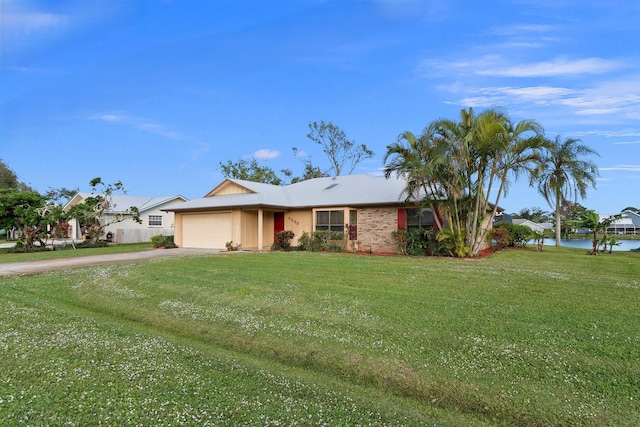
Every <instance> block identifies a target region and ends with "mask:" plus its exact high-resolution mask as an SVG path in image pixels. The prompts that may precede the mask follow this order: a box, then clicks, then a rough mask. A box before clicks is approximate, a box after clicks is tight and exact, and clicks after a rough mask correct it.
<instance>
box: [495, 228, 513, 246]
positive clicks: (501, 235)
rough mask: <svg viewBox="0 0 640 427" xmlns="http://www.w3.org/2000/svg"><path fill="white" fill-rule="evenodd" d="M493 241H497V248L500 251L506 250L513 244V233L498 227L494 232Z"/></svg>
mask: <svg viewBox="0 0 640 427" xmlns="http://www.w3.org/2000/svg"><path fill="white" fill-rule="evenodd" d="M493 240H495V241H496V248H498V249H504V248H506V247H507V246H512V244H513V237H512V236H511V233H509V230H507V229H506V228H504V227H498V228H496V229H495V230H493Z"/></svg>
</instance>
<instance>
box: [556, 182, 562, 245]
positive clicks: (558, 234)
mask: <svg viewBox="0 0 640 427" xmlns="http://www.w3.org/2000/svg"><path fill="white" fill-rule="evenodd" d="M561 231H562V227H561V223H560V194H558V193H557V192H556V246H560V239H561V237H562V234H561Z"/></svg>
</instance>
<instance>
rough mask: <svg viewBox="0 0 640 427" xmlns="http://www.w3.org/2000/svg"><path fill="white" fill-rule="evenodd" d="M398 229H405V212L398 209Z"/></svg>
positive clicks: (402, 209)
mask: <svg viewBox="0 0 640 427" xmlns="http://www.w3.org/2000/svg"><path fill="white" fill-rule="evenodd" d="M398 228H407V210H406V209H404V208H400V209H398Z"/></svg>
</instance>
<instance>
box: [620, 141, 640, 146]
mask: <svg viewBox="0 0 640 427" xmlns="http://www.w3.org/2000/svg"><path fill="white" fill-rule="evenodd" d="M627 144H640V141H620V142H614V143H613V145H627Z"/></svg>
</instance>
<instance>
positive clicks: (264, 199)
mask: <svg viewBox="0 0 640 427" xmlns="http://www.w3.org/2000/svg"><path fill="white" fill-rule="evenodd" d="M405 185H406V184H405V181H404V180H402V179H396V178H390V179H385V178H382V177H373V176H370V175H347V176H337V177H324V178H314V179H310V180H306V181H302V182H298V183H295V184H291V185H287V186H276V185H270V184H262V183H257V182H251V181H244V180H238V179H225V180H224V181H222V182H221V183H220V184H219V185H218V186H216V187H215V188H214V189H213V190H211V191H210V192H209V193H207V194H206V195H205V196H204V197H203V198H201V199H195V200H191V201H189V202H187V203H184V204H181V205H177V206H174V207H171V208H169V209H166V210H168V211H170V212H175V227H176V231H175V242H176V244H177V245H178V246H180V247H187V248H224V247H225V245H226V243H227V242H233V244H234V245H237V244H239V245H240V248H241V249H253V250H264V249H269V248H270V247H271V245H272V244H273V242H274V236H275V233H277V232H278V231H283V230H291V231H293V232H294V233H295V237H294V241H293V242H292V244H293V245H296V244H297V241H298V239H299V238H300V236H301V235H302V233H303V232H313V231H321V230H332V231H338V232H345V230H349V234H350V237H351V239H352V241H351V244H350V246H349V247H348V248H347V249H349V250H351V249H357V250H363V251H370V252H395V251H397V245H396V242H395V241H394V239H393V237H392V233H393V232H395V231H397V230H398V228H412V227H419V226H422V227H430V226H432V225H433V213H432V212H431V211H430V210H428V209H425V210H423V211H420V209H415V208H412V207H411V206H408V205H407V204H406V203H405V200H404V196H403V190H404V188H405Z"/></svg>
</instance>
